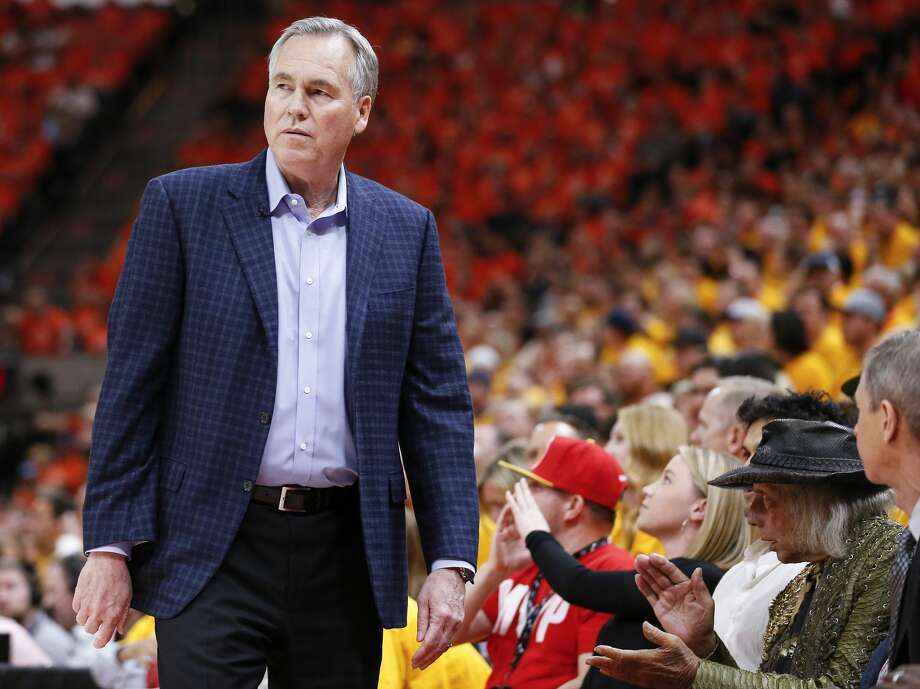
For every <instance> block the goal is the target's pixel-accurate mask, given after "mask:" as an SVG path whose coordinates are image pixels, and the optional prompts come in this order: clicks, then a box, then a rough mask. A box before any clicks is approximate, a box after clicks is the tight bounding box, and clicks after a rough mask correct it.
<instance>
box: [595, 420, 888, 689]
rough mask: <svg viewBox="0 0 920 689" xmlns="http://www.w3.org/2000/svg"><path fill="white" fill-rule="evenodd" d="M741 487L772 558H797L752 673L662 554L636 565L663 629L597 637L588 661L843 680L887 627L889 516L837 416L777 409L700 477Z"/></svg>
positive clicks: (660, 684)
mask: <svg viewBox="0 0 920 689" xmlns="http://www.w3.org/2000/svg"><path fill="white" fill-rule="evenodd" d="M712 484H713V485H717V486H721V487H724V488H738V489H742V488H746V489H751V490H752V492H753V499H752V501H751V504H750V508H749V514H748V517H749V520H750V521H751V522H752V523H754V524H756V525H757V526H760V528H761V537H762V538H764V539H765V540H767V541H768V542H770V544H771V548H772V549H773V550H774V551H775V552H776V554H777V556H778V557H779V559H780V560H782V561H784V562H796V561H799V562H802V561H807V562H809V565H808V566H806V567H805V569H803V570H802V573H801V574H799V575H798V576H797V577H795V578H794V579H793V580H792V581H791V582H790V583H789V585H788V586H787V587H786V588H785V589H784V590H783V591H782V592H781V593H780V594H779V595H778V596H777V597H776V599H775V600H774V602H773V605H772V607H771V608H770V621H769V624H768V626H767V631H766V632H765V634H764V655H763V661H762V663H761V667H760V671H759V672H749V671H746V670H741V669H738V668H737V667H735V663H734V661H733V659H732V658H731V656H730V654H729V653H728V652H727V650H726V649H725V647H724V646H723V645H722V643H721V642H720V641H719V639H718V637H717V636H716V635H715V633H714V632H713V630H712V610H713V605H712V598H711V597H710V596H709V594H708V592H707V591H706V590H705V588H703V587H701V586H699V585H698V582H695V581H691V580H688V579H687V577H686V576H685V575H684V574H682V573H681V572H679V571H678V570H676V569H675V568H673V567H671V566H670V564H669V563H667V562H666V561H663V560H662V559H660V558H659V559H645V560H644V561H643V562H642V563H639V564H638V565H637V568H638V569H639V572H640V582H641V583H640V586H641V587H642V588H643V590H644V593H645V594H646V597H647V598H648V600H649V602H650V603H651V604H652V607H653V608H654V610H655V612H656V615H657V617H658V620H659V621H660V622H661V624H662V626H663V627H664V628H665V629H666V630H667V631H670V632H672V633H671V634H668V633H665V632H663V631H661V630H659V629H657V628H655V627H653V626H652V625H647V626H646V628H645V630H644V631H645V634H646V637H647V638H649V640H651V641H653V642H654V643H655V644H657V645H658V648H656V649H654V650H648V651H624V650H621V649H616V648H611V647H609V646H602V647H598V648H597V649H596V652H597V653H598V655H597V656H595V657H593V658H591V659H589V661H588V662H589V664H591V665H593V666H595V667H597V668H598V669H599V670H600V671H601V672H603V673H605V674H608V675H610V676H612V677H619V678H629V680H630V681H631V682H633V683H635V684H638V685H640V686H643V687H650V688H652V689H665V688H667V689H687V688H689V687H693V689H717V688H718V689H728V688H732V689H734V688H735V687H738V688H747V687H750V688H752V689H753V688H754V687H770V689H814V687H823V686H835V687H840V688H842V689H855V687H857V686H858V685H859V680H860V674H861V672H862V669H863V667H864V666H865V664H866V662H867V661H868V659H869V654H870V653H871V652H872V650H873V649H874V648H875V647H876V645H877V644H878V643H879V641H880V640H881V639H882V638H883V637H884V636H885V634H886V633H887V632H888V625H889V615H888V597H889V596H888V578H889V572H890V571H891V564H892V560H893V556H894V552H895V547H896V539H897V535H898V533H899V531H900V527H899V526H898V525H897V524H895V523H893V522H891V521H889V520H888V519H887V517H886V516H885V513H884V510H885V507H886V506H887V503H888V501H889V497H888V494H887V493H886V492H885V489H884V488H882V487H880V486H875V485H873V484H872V483H870V482H869V481H868V480H867V479H866V476H865V472H864V471H863V466H862V462H861V461H860V459H859V455H858V454H857V451H856V440H855V438H854V436H853V433H852V431H851V430H850V429H849V428H846V427H845V426H840V425H837V424H834V423H829V422H823V423H820V422H814V421H797V420H777V421H773V422H771V423H769V424H767V425H766V426H764V430H763V439H762V440H761V444H760V446H759V447H758V449H757V452H756V453H755V454H754V456H753V458H752V459H751V462H750V464H748V465H747V466H745V467H742V468H739V469H735V470H733V471H729V472H728V473H726V474H723V475H722V476H720V477H718V478H716V479H715V480H713V481H712Z"/></svg>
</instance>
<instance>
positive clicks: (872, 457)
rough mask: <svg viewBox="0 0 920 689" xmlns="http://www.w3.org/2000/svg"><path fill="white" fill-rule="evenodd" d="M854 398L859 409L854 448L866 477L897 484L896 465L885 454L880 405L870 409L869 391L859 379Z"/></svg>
mask: <svg viewBox="0 0 920 689" xmlns="http://www.w3.org/2000/svg"><path fill="white" fill-rule="evenodd" d="M854 399H855V400H856V408H857V409H858V410H859V418H858V419H857V420H856V426H855V428H853V433H854V434H855V435H856V448H857V450H859V456H860V458H861V459H862V461H863V466H864V467H865V470H866V477H867V478H868V479H869V480H870V481H872V482H873V483H878V484H880V485H885V486H892V487H894V486H897V485H898V481H897V476H896V475H895V469H896V467H895V466H894V465H893V463H892V462H891V460H890V459H889V458H888V457H887V456H886V455H889V454H890V453H888V452H886V451H885V449H886V447H885V443H884V436H883V428H882V427H883V424H884V414H883V412H882V407H881V405H879V407H878V408H877V409H875V410H872V409H870V407H871V405H870V403H869V391H868V390H867V389H866V384H865V382H864V381H863V380H860V381H859V386H858V387H857V388H856V394H855V395H854Z"/></svg>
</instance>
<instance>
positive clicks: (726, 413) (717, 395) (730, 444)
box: [690, 376, 781, 460]
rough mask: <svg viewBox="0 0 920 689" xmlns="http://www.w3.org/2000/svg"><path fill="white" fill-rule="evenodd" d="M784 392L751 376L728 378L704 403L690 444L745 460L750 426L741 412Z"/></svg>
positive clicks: (719, 383)
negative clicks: (750, 401) (750, 400)
mask: <svg viewBox="0 0 920 689" xmlns="http://www.w3.org/2000/svg"><path fill="white" fill-rule="evenodd" d="M778 392H781V390H780V389H779V388H778V387H776V386H775V385H774V384H773V383H771V382H769V381H767V380H763V379H762V378H754V377H752V376H728V377H727V378H720V379H719V382H718V384H717V385H716V386H715V387H714V388H713V389H712V390H710V391H709V394H707V395H706V397H705V398H704V399H703V406H701V407H700V413H699V415H698V416H697V426H696V428H694V429H693V433H692V434H691V435H690V444H691V445H696V446H698V447H705V448H706V449H707V450H714V451H716V452H725V453H727V454H730V455H734V456H735V457H737V458H738V459H741V460H745V459H747V455H746V454H745V450H744V436H745V434H746V433H747V424H745V423H744V422H742V421H741V420H740V419H739V418H738V408H739V407H740V406H741V403H742V402H744V400H746V399H748V398H751V397H766V396H767V395H771V394H774V393H778Z"/></svg>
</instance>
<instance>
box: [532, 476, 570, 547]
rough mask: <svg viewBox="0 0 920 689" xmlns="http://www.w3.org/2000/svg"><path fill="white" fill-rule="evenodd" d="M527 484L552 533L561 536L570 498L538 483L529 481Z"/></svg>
mask: <svg viewBox="0 0 920 689" xmlns="http://www.w3.org/2000/svg"><path fill="white" fill-rule="evenodd" d="M527 484H528V486H529V487H530V492H531V493H533V499H534V502H536V503H537V506H538V507H539V508H540V511H541V512H542V513H543V516H544V517H546V523H547V524H549V530H550V533H552V534H555V535H559V533H561V531H562V530H563V529H564V528H565V509H566V502H567V498H568V497H569V496H568V495H567V494H566V493H563V492H562V491H558V490H556V489H554V488H550V487H549V486H544V485H543V484H542V483H540V482H538V481H528V482H527Z"/></svg>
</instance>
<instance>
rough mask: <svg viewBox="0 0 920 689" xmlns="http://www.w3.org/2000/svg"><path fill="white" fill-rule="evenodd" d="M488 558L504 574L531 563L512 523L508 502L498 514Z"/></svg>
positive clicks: (527, 552)
mask: <svg viewBox="0 0 920 689" xmlns="http://www.w3.org/2000/svg"><path fill="white" fill-rule="evenodd" d="M489 560H490V561H491V562H492V564H493V566H494V567H495V570H496V571H497V572H499V573H500V574H502V575H505V576H507V575H509V574H511V573H512V572H516V571H518V570H520V569H524V568H525V567H528V566H530V565H531V564H533V559H532V558H531V557H530V551H529V550H527V546H526V545H524V539H523V538H521V534H520V533H519V532H518V530H517V527H516V526H515V524H514V516H513V515H512V513H511V505H510V504H506V505H505V506H504V507H503V508H502V511H501V513H500V514H499V515H498V522H497V525H496V529H495V537H494V538H493V539H492V553H491V555H490V556H489Z"/></svg>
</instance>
